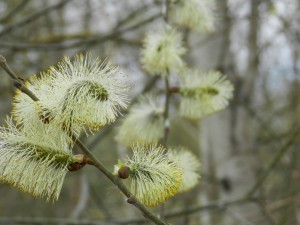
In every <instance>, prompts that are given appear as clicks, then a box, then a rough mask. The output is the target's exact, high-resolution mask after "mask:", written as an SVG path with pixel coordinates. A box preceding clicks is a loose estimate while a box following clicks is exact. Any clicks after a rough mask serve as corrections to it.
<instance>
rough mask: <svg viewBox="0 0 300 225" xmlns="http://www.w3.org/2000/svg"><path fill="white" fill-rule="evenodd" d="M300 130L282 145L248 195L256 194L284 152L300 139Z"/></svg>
mask: <svg viewBox="0 0 300 225" xmlns="http://www.w3.org/2000/svg"><path fill="white" fill-rule="evenodd" d="M299 135H300V130H299V129H298V130H297V131H296V132H294V133H293V134H292V135H291V138H290V139H289V140H288V141H287V142H286V143H285V144H284V145H283V146H282V147H281V149H279V150H278V152H277V154H276V155H275V156H274V158H273V159H272V161H271V162H270V164H269V165H268V167H267V168H266V170H265V171H264V172H263V173H262V174H261V175H260V177H259V178H258V179H257V181H256V183H255V184H254V185H253V187H252V188H251V189H250V191H249V192H248V196H252V195H253V194H255V192H256V191H257V190H258V189H259V188H260V187H261V185H262V184H263V183H264V181H265V180H266V179H267V177H268V176H269V174H270V173H271V171H272V170H273V169H274V167H275V166H276V165H277V163H278V162H279V161H280V159H281V158H282V157H283V156H284V154H285V153H286V152H287V151H288V150H289V149H290V147H291V146H292V145H293V144H294V143H295V142H296V141H298V140H299Z"/></svg>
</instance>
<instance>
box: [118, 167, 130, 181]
mask: <svg viewBox="0 0 300 225" xmlns="http://www.w3.org/2000/svg"><path fill="white" fill-rule="evenodd" d="M129 171H130V169H129V167H128V166H124V167H122V168H120V169H119V170H118V175H119V177H120V178H121V179H127V178H128V177H129Z"/></svg>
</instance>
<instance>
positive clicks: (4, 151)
mask: <svg viewBox="0 0 300 225" xmlns="http://www.w3.org/2000/svg"><path fill="white" fill-rule="evenodd" d="M54 132H55V131H49V130H48V131H47V130H41V129H39V130H35V129H34V128H33V127H32V129H29V128H28V129H26V130H19V129H18V128H16V127H15V126H14V124H13V123H12V121H11V119H8V121H7V127H0V180H1V181H3V182H5V183H8V184H10V185H12V186H14V187H16V188H18V189H19V190H21V191H23V192H25V193H28V194H30V195H32V196H35V197H45V198H46V199H47V201H49V200H50V199H52V200H54V201H55V200H57V199H58V197H59V194H60V190H61V188H62V185H63V181H64V177H65V175H66V173H67V171H68V170H67V167H68V165H69V164H70V163H71V162H72V154H71V149H70V146H69V143H67V142H64V141H63V140H61V139H56V140H54V139H55V138H54V139H52V136H51V134H53V133H54ZM57 132H58V133H59V130H58V131H56V133H57ZM49 135H50V136H49ZM53 137H54V136H53ZM56 137H58V136H56Z"/></svg>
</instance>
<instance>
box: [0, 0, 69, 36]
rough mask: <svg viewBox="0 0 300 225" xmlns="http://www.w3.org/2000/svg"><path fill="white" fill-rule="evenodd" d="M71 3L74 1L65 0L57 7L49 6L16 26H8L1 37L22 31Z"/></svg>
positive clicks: (0, 33)
mask: <svg viewBox="0 0 300 225" xmlns="http://www.w3.org/2000/svg"><path fill="white" fill-rule="evenodd" d="M70 1H73V0H63V1H60V2H59V3H57V4H55V5H52V6H49V7H47V8H45V9H42V10H40V11H38V12H36V13H34V14H32V15H30V16H28V17H26V18H23V19H22V20H21V21H19V22H17V23H15V24H12V25H10V26H7V27H4V28H3V30H2V31H1V32H0V37H2V36H5V35H7V34H9V33H10V32H12V31H13V30H14V29H16V28H17V29H20V27H22V26H24V25H26V24H28V23H30V22H32V21H34V20H36V19H38V18H40V17H42V16H45V15H47V14H48V13H50V12H51V11H52V10H56V9H59V8H61V7H63V6H64V5H65V4H67V3H68V2H70Z"/></svg>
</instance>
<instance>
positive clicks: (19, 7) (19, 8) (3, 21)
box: [0, 0, 30, 23]
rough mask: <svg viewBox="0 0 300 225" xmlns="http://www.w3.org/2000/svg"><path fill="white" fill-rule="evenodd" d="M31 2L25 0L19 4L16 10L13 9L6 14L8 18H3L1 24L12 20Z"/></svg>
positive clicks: (0, 20)
mask: <svg viewBox="0 0 300 225" xmlns="http://www.w3.org/2000/svg"><path fill="white" fill-rule="evenodd" d="M29 2H30V0H23V1H22V2H21V3H19V4H18V5H17V6H16V7H15V8H13V9H12V10H11V11H10V12H8V13H7V14H6V16H4V17H2V18H1V19H0V23H5V22H7V21H8V20H10V18H11V17H12V16H14V15H16V13H17V12H18V11H19V10H22V9H23V8H24V6H25V5H27V4H28V3H29Z"/></svg>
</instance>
